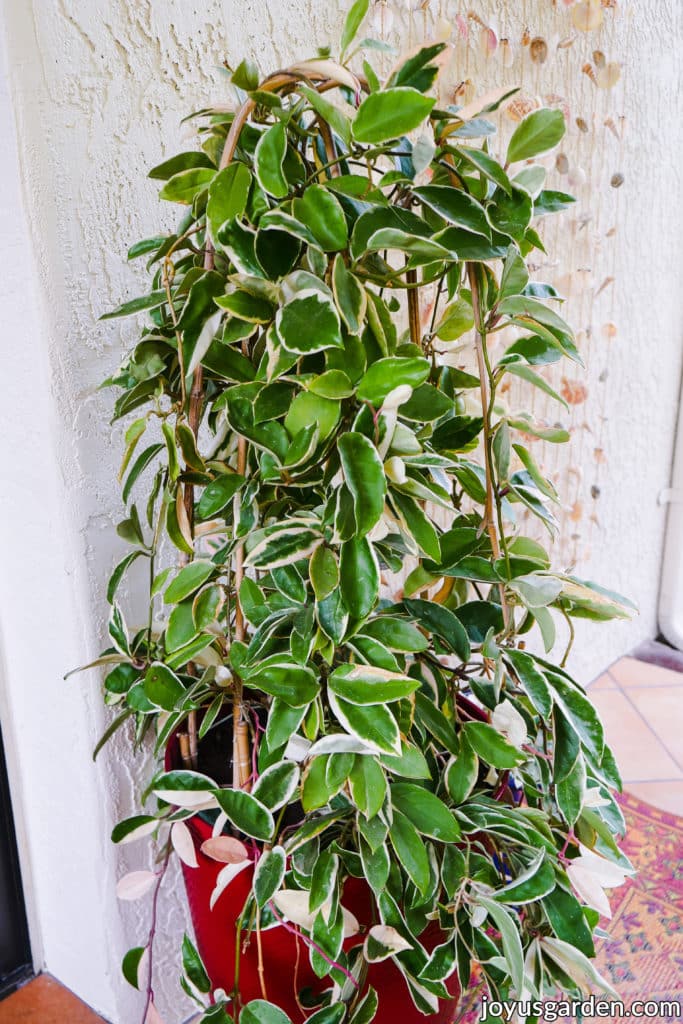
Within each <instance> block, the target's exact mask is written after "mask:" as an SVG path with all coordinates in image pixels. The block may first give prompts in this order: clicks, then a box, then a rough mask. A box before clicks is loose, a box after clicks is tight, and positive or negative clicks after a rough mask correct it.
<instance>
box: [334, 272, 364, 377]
mask: <svg viewBox="0 0 683 1024" xmlns="http://www.w3.org/2000/svg"><path fill="white" fill-rule="evenodd" d="M332 287H333V289H334V298H335V302H336V303H337V308H338V309H339V312H340V314H341V317H342V320H343V321H344V323H345V324H346V326H347V328H348V329H349V331H350V333H351V334H360V332H361V329H362V327H363V320H364V318H365V312H366V309H367V295H366V292H365V289H364V288H363V286H362V285H361V283H360V281H359V280H358V278H357V277H355V276H354V275H353V274H352V273H351V271H350V270H347V268H346V264H345V263H344V257H343V256H342V255H341V254H338V255H337V256H336V257H335V260H334V267H333V270H332ZM330 372H332V371H330Z"/></svg>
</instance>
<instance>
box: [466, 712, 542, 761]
mask: <svg viewBox="0 0 683 1024" xmlns="http://www.w3.org/2000/svg"><path fill="white" fill-rule="evenodd" d="M463 731H464V734H465V736H466V737H467V742H468V743H469V744H470V746H471V747H472V749H473V750H474V751H475V753H476V754H478V755H479V757H480V758H481V759H482V761H483V762H484V763H485V764H490V765H492V766H493V767H494V768H501V769H505V768H515V767H516V766H517V765H518V764H519V763H520V762H521V761H523V760H524V758H525V756H526V755H524V754H522V753H521V752H520V751H519V750H518V749H517V747H513V746H512V744H511V743H508V741H507V740H506V739H504V738H503V737H502V736H501V734H500V733H499V732H496V730H495V729H494V728H493V726H492V725H487V723H486V722H465V724H464V726H463Z"/></svg>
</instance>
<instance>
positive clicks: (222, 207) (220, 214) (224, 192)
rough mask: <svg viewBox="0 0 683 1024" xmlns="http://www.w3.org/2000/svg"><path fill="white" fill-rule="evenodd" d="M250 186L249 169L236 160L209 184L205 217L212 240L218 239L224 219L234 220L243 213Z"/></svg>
mask: <svg viewBox="0 0 683 1024" xmlns="http://www.w3.org/2000/svg"><path fill="white" fill-rule="evenodd" d="M250 186H251V174H250V172H249V169H248V168H247V167H245V165H244V164H241V163H238V162H237V161H233V162H232V163H231V164H228V166H227V167H224V168H223V170H222V171H219V172H218V174H217V175H216V177H215V178H214V179H213V181H212V182H211V184H210V185H209V198H208V201H207V204H206V218H207V221H208V224H209V231H210V232H211V237H212V238H213V240H214V242H216V241H217V239H218V229H219V228H220V227H221V225H222V224H225V222H226V220H234V219H235V217H241V216H242V215H243V214H244V211H245V210H246V208H247V199H248V197H249V188H250Z"/></svg>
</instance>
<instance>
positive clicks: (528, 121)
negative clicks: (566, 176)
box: [507, 107, 566, 163]
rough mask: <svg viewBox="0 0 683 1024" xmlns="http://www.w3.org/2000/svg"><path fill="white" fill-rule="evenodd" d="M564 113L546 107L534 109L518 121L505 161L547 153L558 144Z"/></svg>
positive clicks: (562, 128) (561, 132)
mask: <svg viewBox="0 0 683 1024" xmlns="http://www.w3.org/2000/svg"><path fill="white" fill-rule="evenodd" d="M565 127H566V126H565V121H564V114H563V113H562V111H561V110H549V109H548V108H547V107H544V108H542V109H541V110H534V111H532V113H531V114H528V115H527V116H526V117H525V118H524V120H523V121H520V122H519V124H518V125H517V127H516V128H515V130H514V132H513V133H512V138H511V139H510V143H509V145H508V151H507V162H508V163H515V162H516V161H518V160H528V159H529V158H530V157H532V156H538V155H539V153H547V151H548V150H549V149H553V147H554V146H556V145H557V144H558V142H559V141H560V139H561V138H562V136H563V135H564V133H565Z"/></svg>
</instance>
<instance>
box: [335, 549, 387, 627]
mask: <svg viewBox="0 0 683 1024" xmlns="http://www.w3.org/2000/svg"><path fill="white" fill-rule="evenodd" d="M339 569H340V577H341V593H342V598H343V601H344V604H345V605H346V607H347V609H348V611H349V614H350V615H352V616H353V617H354V618H356V619H364V618H365V616H366V615H369V613H370V612H371V611H372V609H373V607H374V605H375V601H376V600H377V597H378V594H379V584H380V579H379V564H378V562H377V556H376V555H375V552H374V549H373V546H372V544H371V543H370V542H369V541H368V539H367V538H366V537H352V538H351V539H350V540H347V541H345V542H344V543H343V544H342V547H341V557H340V560H339Z"/></svg>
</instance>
